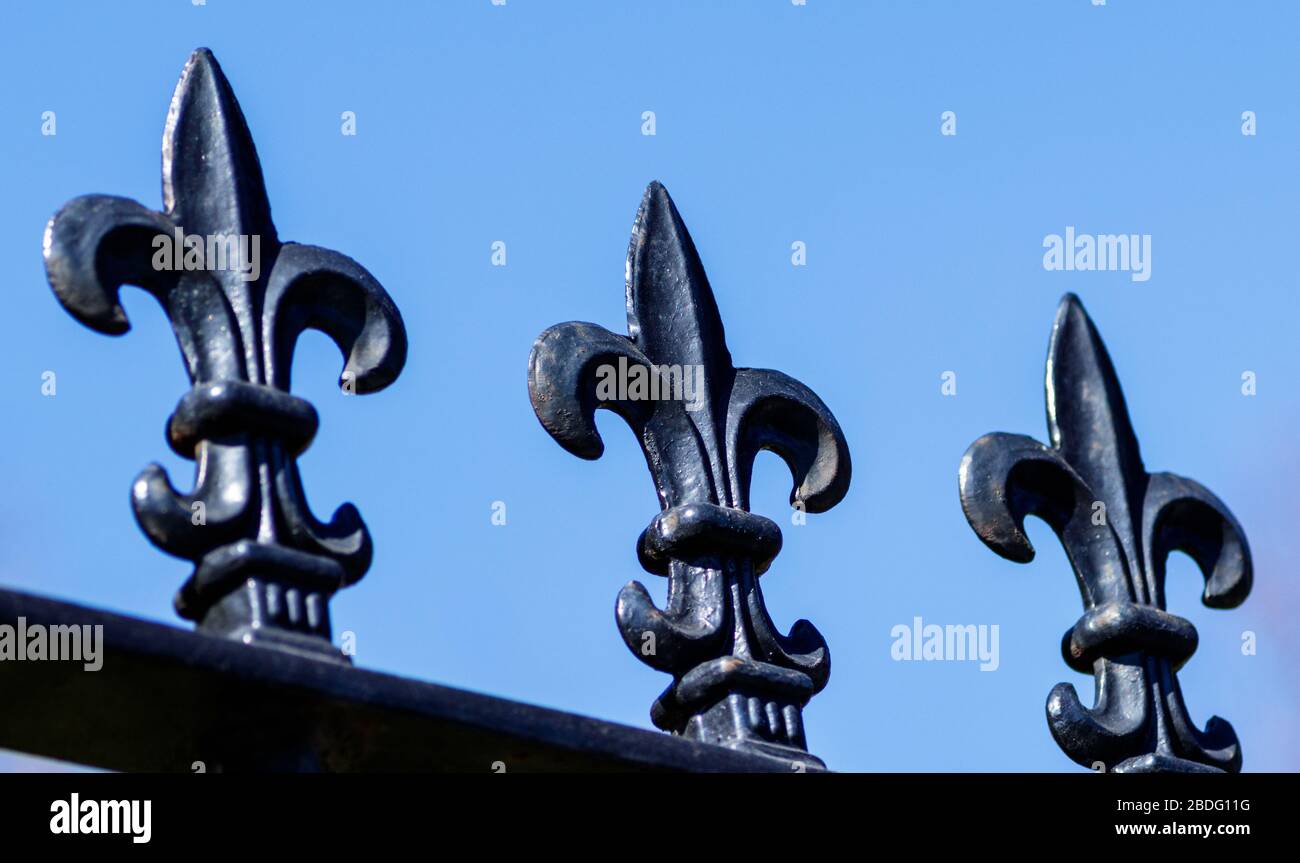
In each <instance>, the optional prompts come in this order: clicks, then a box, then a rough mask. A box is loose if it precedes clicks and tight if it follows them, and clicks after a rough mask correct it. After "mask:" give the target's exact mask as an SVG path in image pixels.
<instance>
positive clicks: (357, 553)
mask: <svg viewBox="0 0 1300 863" xmlns="http://www.w3.org/2000/svg"><path fill="white" fill-rule="evenodd" d="M162 167H163V171H162V173H163V211H162V212H161V213H159V212H155V211H152V210H149V209H147V208H145V207H144V206H142V205H140V204H138V203H136V202H134V201H131V200H128V199H126V198H118V197H110V196H106V195H88V196H84V197H80V198H76V199H75V200H73V201H71V202H70V203H68V204H67V205H66V206H65V207H64V208H63V209H62V210H60V211H59V212H58V214H56V215H55V217H54V218H53V219H51V220H50V223H49V225H48V226H47V228H46V231H45V268H46V272H47V275H48V278H49V281H50V286H51V287H52V288H53V289H54V293H55V295H56V296H57V297H58V299H59V302H60V303H62V304H63V307H64V308H65V309H67V310H68V312H69V313H71V314H72V315H73V317H75V318H76V319H77V320H79V321H81V322H82V323H83V324H85V325H86V326H88V327H90V328H91V329H94V330H98V331H99V332H102V333H108V334H111V335H120V334H122V333H125V332H126V331H127V330H128V329H129V327H130V325H129V323H128V322H127V318H126V313H125V312H124V311H123V310H122V306H121V305H120V304H119V302H118V291H119V289H120V287H121V286H122V285H124V284H132V285H139V286H141V287H143V288H145V289H146V290H148V291H149V292H150V293H152V294H153V295H154V296H155V297H156V298H157V299H158V301H159V302H160V303H161V304H162V306H163V308H164V309H165V310H166V312H167V314H168V316H169V318H170V319H171V325H172V329H173V330H174V331H175V333H176V338H177V341H178V342H179V343H180V348H181V353H182V355H183V357H184V360H185V365H186V367H187V369H188V372H189V376H190V380H191V381H192V382H193V384H194V386H193V389H191V390H190V391H189V392H188V393H186V394H185V396H184V397H183V398H182V399H181V401H180V404H179V405H178V406H177V408H176V411H175V413H173V414H172V416H171V419H170V422H169V425H168V430H167V431H168V439H169V442H170V444H171V446H172V449H174V450H175V451H176V452H177V453H179V454H180V455H182V456H185V457H186V458H192V459H194V460H195V461H196V463H197V464H196V474H195V476H196V488H195V489H194V491H193V493H191V494H181V493H178V492H177V491H176V490H175V489H174V488H173V487H172V485H171V483H170V481H169V480H168V478H167V475H166V473H165V472H164V471H163V469H162V468H161V467H160V466H158V465H156V464H155V465H151V466H149V467H148V468H146V469H145V470H144V471H143V472H142V473H141V474H140V476H139V477H138V478H137V479H136V481H135V485H134V486H133V488H132V496H131V501H132V505H133V507H134V510H135V516H136V520H137V521H138V522H139V524H140V527H141V528H142V529H143V530H144V532H145V533H146V534H147V535H148V537H149V539H150V540H151V541H152V542H153V543H154V544H155V545H157V546H158V547H159V548H161V549H163V550H164V551H166V552H168V553H170V554H174V555H177V556H178V557H182V558H186V559H189V560H192V561H194V563H195V569H194V573H193V575H192V576H191V577H190V579H189V580H188V581H187V582H186V583H185V585H184V587H182V588H181V590H180V592H179V593H178V594H177V597H176V609H177V611H178V612H179V613H180V615H181V616H182V617H185V618H188V619H191V620H195V621H197V622H198V625H199V628H200V629H201V630H204V631H208V632H213V633H218V634H224V635H228V636H231V637H233V638H238V639H241V640H244V641H248V642H260V643H267V644H272V645H276V646H280V647H284V648H287V649H297V650H307V651H311V652H313V653H314V654H321V655H326V656H333V657H337V656H338V653H337V651H334V650H333V648H332V647H331V645H330V643H329V639H330V624H329V611H328V601H329V598H330V596H331V595H332V594H333V593H334V592H335V591H337V590H338V589H340V588H342V587H345V586H347V585H350V584H352V583H354V582H356V581H357V580H358V579H360V578H361V576H362V575H364V574H365V572H366V570H367V568H369V566H370V559H371V543H370V536H369V534H368V532H367V531H366V526H365V524H364V523H363V522H362V520H361V516H360V514H359V513H358V512H357V510H356V508H355V507H353V506H352V505H351V504H344V505H343V506H341V507H339V508H338V510H337V511H336V512H335V513H334V516H333V518H332V519H331V520H330V521H329V522H328V523H326V524H322V523H321V522H319V521H317V520H316V518H315V517H314V516H313V515H312V514H311V512H310V511H309V509H308V508H307V503H306V500H305V499H304V497H303V491H302V484H301V480H300V478H299V476H298V468H297V463H296V461H295V459H296V457H297V456H298V454H299V453H301V452H302V451H303V450H304V449H306V447H307V445H308V444H309V443H310V442H311V439H312V437H313V436H314V435H315V432H316V427H317V415H316V411H315V409H314V408H313V407H312V406H311V404H309V403H308V402H306V401H304V400H302V399H299V398H296V397H294V396H292V395H290V394H289V372H290V367H291V365H292V359H293V350H294V346H295V344H296V342H297V339H298V336H299V335H300V334H301V333H302V332H303V331H304V330H306V329H317V330H320V331H322V332H324V333H325V334H327V335H328V336H330V337H331V338H332V339H333V340H334V342H335V343H336V344H337V345H338V347H339V349H340V350H341V351H342V352H343V355H344V357H345V358H346V365H345V367H344V370H343V375H342V378H341V382H342V384H343V387H344V389H345V391H347V392H356V393H365V392H372V391H375V390H379V389H382V388H383V387H385V386H387V385H388V384H389V383H391V382H392V381H393V380H394V379H395V378H396V377H397V375H398V373H399V372H400V371H401V368H402V365H403V363H404V362H405V359H406V333H405V329H404V328H403V325H402V318H401V315H400V314H399V313H398V311H397V308H396V307H395V306H394V305H393V302H392V300H390V299H389V297H388V295H387V294H386V293H385V292H384V289H383V288H382V287H381V286H380V285H379V283H378V282H376V281H375V279H374V277H373V276H371V275H370V273H368V272H366V270H365V269H363V268H362V267H361V266H360V265H359V264H357V263H356V262H355V261H353V260H352V259H351V258H348V257H346V256H344V255H342V254H339V253H338V252H334V251H330V250H328V249H322V248H317V247H315V246H305V245H299V244H297V243H281V242H280V241H279V240H278V238H277V236H276V230H275V225H274V224H273V223H272V221H271V208H270V204H269V202H268V200H267V196H266V188H265V185H264V183H263V180H262V169H261V166H260V164H259V162H258V158H257V151H256V150H255V149H254V147H253V139H252V136H251V135H250V134H249V131H248V127H247V125H246V124H245V122H244V115H243V112H242V111H241V110H240V108H239V103H238V102H237V101H236V100H235V96H234V93H233V92H232V91H231V89H230V84H229V83H228V82H227V81H226V78H225V76H224V75H223V74H222V72H221V67H220V66H218V65H217V61H216V59H215V58H213V56H212V53H211V52H210V51H208V50H206V49H200V50H198V51H195V52H194V54H193V55H192V56H191V57H190V59H189V62H188V63H187V64H186V65H185V69H184V71H183V72H182V73H181V78H180V82H179V83H178V84H177V86H176V92H175V94H174V95H173V97H172V101H171V106H170V109H169V111H168V114H167V126H166V129H165V131H164V133H163V166H162ZM192 238H196V239H192ZM241 243H242V244H243V245H241ZM169 244H171V245H174V249H173V248H171V245H169ZM205 251H206V253H207V254H206V256H205V254H204V253H205ZM173 252H174V253H175V257H173ZM250 252H251V254H249V253H250ZM232 260H233V261H235V262H236V263H237V266H231V262H232Z"/></svg>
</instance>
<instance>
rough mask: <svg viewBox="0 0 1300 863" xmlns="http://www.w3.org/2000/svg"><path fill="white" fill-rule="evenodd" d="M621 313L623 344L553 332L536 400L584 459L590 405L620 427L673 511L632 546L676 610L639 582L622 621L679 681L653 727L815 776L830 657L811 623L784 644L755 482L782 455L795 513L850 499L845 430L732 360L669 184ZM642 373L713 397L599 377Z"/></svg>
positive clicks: (823, 411) (641, 239) (629, 593)
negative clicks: (810, 731)
mask: <svg viewBox="0 0 1300 863" xmlns="http://www.w3.org/2000/svg"><path fill="white" fill-rule="evenodd" d="M627 319H628V327H627V329H628V335H627V336H621V335H616V334H614V333H612V332H610V331H608V330H606V329H604V328H603V327H600V326H597V325H595V324H589V323H581V322H570V323H566V324H559V325H557V326H554V327H551V328H550V329H548V330H546V331H545V332H544V333H542V334H541V336H539V337H538V339H537V342H536V344H534V346H533V350H532V355H531V356H530V357H529V361H528V391H529V395H530V397H531V398H532V403H533V410H534V411H535V412H536V414H537V418H538V419H539V420H540V421H541V423H542V426H543V427H544V428H545V429H546V431H547V432H549V433H550V435H551V436H552V437H554V438H555V440H556V441H557V442H558V443H559V444H560V445H561V446H563V447H564V448H565V449H567V450H568V451H569V452H571V453H573V454H574V455H577V456H579V457H581V458H586V459H596V458H599V457H600V455H601V453H602V452H603V451H604V445H603V444H602V442H601V439H600V434H599V433H598V432H597V430H596V425H595V421H594V413H595V411H596V409H597V408H606V409H608V410H611V411H614V412H615V413H617V414H618V415H619V416H621V417H622V418H623V419H624V420H625V421H626V422H627V423H628V425H629V426H631V427H632V430H633V431H634V432H635V433H636V435H637V438H638V439H639V441H640V443H641V447H642V450H643V451H644V453H645V457H646V463H647V465H648V466H649V468H650V474H651V477H652V478H653V480H654V483H655V488H656V490H657V491H658V494H659V503H660V506H661V507H662V512H660V513H659V515H657V516H656V517H655V518H654V520H653V521H651V523H650V526H649V527H647V528H646V530H645V532H644V533H642V535H641V538H640V541H639V542H638V544H637V552H638V555H639V557H640V560H641V564H642V566H643V567H644V568H645V569H646V570H647V571H648V572H651V573H654V574H656V575H662V576H666V577H667V578H668V606H667V608H666V609H662V610H661V609H659V608H656V607H655V605H654V603H653V602H652V600H651V599H650V596H649V594H648V593H647V592H646V590H645V588H644V587H643V586H642V585H640V584H639V583H637V582H632V583H630V584H628V585H627V586H625V587H624V588H623V589H622V591H621V592H620V593H619V596H618V603H617V605H616V611H615V614H616V618H617V622H618V627H619V631H620V633H622V636H623V640H624V641H625V642H626V643H627V645H628V647H629V648H630V649H631V650H632V652H633V653H635V654H636V655H637V657H638V658H639V659H640V660H641V661H642V662H645V663H646V664H647V665H649V666H651V667H652V668H655V669H658V670H660V671H664V672H667V673H669V674H671V675H672V676H673V682H672V684H671V685H670V686H669V687H668V689H667V690H665V691H664V693H663V694H662V695H660V696H659V698H658V700H657V701H655V703H654V706H653V707H652V709H651V718H652V719H653V721H654V723H655V725H657V726H658V727H660V728H662V729H664V730H666V731H671V732H674V733H676V734H680V735H683V736H685V737H688V738H691V739H695V740H703V741H706V742H709V743H716V744H720V745H723V746H729V747H733V748H737V749H744V750H748V751H751V752H756V753H761V754H765V755H768V756H771V757H772V758H774V759H778V760H779V761H781V762H805V763H806V762H809V761H810V759H811V760H812V761H815V763H816V764H817V765H820V763H821V762H820V761H816V760H815V759H812V756H809V755H808V754H807V753H806V749H807V744H806V739H805V734H804V729H803V720H802V708H803V706H804V705H805V704H806V703H807V702H808V700H809V699H810V698H811V697H812V696H813V694H814V693H816V692H819V691H820V690H821V689H822V688H823V687H824V686H825V685H826V681H827V678H828V677H829V675H830V651H829V649H828V648H827V646H826V642H825V640H824V639H823V638H822V636H821V633H819V632H818V631H817V628H816V627H814V626H813V625H812V624H811V623H809V622H808V621H806V620H800V621H798V622H796V623H795V625H794V628H793V629H792V630H791V632H790V634H789V635H788V636H787V635H782V634H781V632H780V631H779V630H777V628H776V627H775V625H774V624H773V623H772V620H771V618H769V617H768V614H767V609H766V607H765V605H764V602H763V595H762V591H761V590H760V588H759V576H760V575H762V574H763V572H765V571H766V570H767V568H768V566H769V565H770V564H771V562H772V559H773V558H774V557H775V556H776V554H777V553H778V552H779V551H780V549H781V531H780V528H778V527H777V525H776V523H775V522H773V521H771V520H769V519H766V518H763V517H762V516H758V515H754V514H752V513H750V512H749V485H750V476H751V472H752V469H753V464H754V458H755V456H756V455H757V454H758V452H759V451H760V450H764V449H766V450H771V451H773V452H775V453H776V454H778V455H779V456H781V458H783V459H784V460H785V462H786V464H787V465H788V466H789V468H790V471H791V473H792V474H793V477H794V489H793V491H792V493H791V498H790V499H791V503H792V504H794V505H797V506H799V507H802V508H804V509H805V510H806V511H809V512H823V511H825V510H828V509H830V508H831V507H832V506H834V505H835V504H837V503H839V501H840V500H841V499H842V498H843V497H844V494H845V493H846V492H847V491H848V487H849V476H850V472H851V468H850V462H849V450H848V445H847V444H846V443H845V440H844V435H843V433H842V432H841V431H840V427H839V424H838V423H837V422H836V421H835V417H834V416H833V415H832V414H831V412H830V410H829V409H827V407H826V405H824V404H823V403H822V401H821V399H819V398H818V397H817V396H816V395H815V394H814V393H813V392H812V391H811V390H810V389H808V388H807V387H806V386H804V385H803V384H801V383H799V382H798V381H796V380H794V379H793V378H790V377H788V376H787V375H784V374H782V373H781V372H776V371H771V370H769V369H749V368H739V369H738V368H735V367H734V366H733V365H732V361H731V354H730V352H729V351H728V349H727V344H726V340H725V337H724V333H723V328H722V319H721V317H720V316H719V314H718V308H717V304H716V302H715V301H714V298H713V291H712V289H711V288H710V286H709V281H708V278H707V277H706V276H705V274H704V267H703V265H702V264H701V262H700V259H699V255H698V254H697V252H696V250H695V244H694V243H693V242H692V241H691V237H690V234H689V233H687V230H686V226H685V224H683V222H682V219H681V216H680V215H679V214H678V212H677V208H676V207H675V206H674V204H673V202H672V199H671V198H669V196H668V192H667V191H666V190H665V189H664V187H663V186H662V185H660V184H659V183H651V184H650V187H649V188H648V189H647V190H646V193H645V198H644V199H643V200H642V202H641V208H640V211H639V212H638V213H637V218H636V223H635V225H634V226H633V229H632V242H631V245H630V247H629V249H628V260H627ZM620 361H621V362H622V366H620V365H619V364H620ZM632 367H640V368H642V369H647V370H653V371H654V373H656V374H659V373H661V372H664V370H666V369H679V370H681V374H682V375H683V376H686V375H690V376H692V378H693V379H694V376H695V375H696V374H698V375H699V378H698V379H699V380H701V381H702V383H703V390H702V392H698V393H696V394H695V395H696V396H697V399H696V400H695V401H694V402H688V401H687V400H686V399H684V398H667V399H648V398H645V397H644V393H643V394H641V397H638V394H637V393H634V392H633V391H632V389H631V387H628V388H626V391H625V392H622V391H619V392H614V393H611V392H609V391H608V388H606V390H605V391H604V392H603V393H602V392H601V388H600V384H601V382H602V378H603V377H605V374H604V373H602V368H603V369H605V370H608V369H611V368H632ZM605 380H608V378H607V377H606V378H605ZM682 393H683V394H684V393H685V390H684V389H683V390H682Z"/></svg>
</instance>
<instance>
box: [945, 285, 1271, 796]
mask: <svg viewBox="0 0 1300 863" xmlns="http://www.w3.org/2000/svg"><path fill="white" fill-rule="evenodd" d="M1047 424H1048V430H1049V432H1050V435H1051V441H1052V445H1051V446H1050V447H1048V446H1044V445H1043V444H1041V443H1039V442H1038V441H1036V440H1033V439H1032V438H1029V437H1025V436H1023V435H1013V434H1004V433H997V434H990V435H985V436H984V437H982V438H980V439H979V440H977V441H975V443H973V444H972V445H971V447H970V449H969V450H967V451H966V455H965V456H964V457H963V458H962V462H961V469H960V472H959V485H960V492H961V505H962V509H963V510H964V511H965V513H966V518H967V520H968V521H969V522H970V525H971V527H972V528H973V529H974V530H975V533H976V534H978V535H979V538H980V539H981V540H983V542H984V543H985V544H986V545H987V546H988V547H989V548H991V549H993V550H994V551H995V552H997V553H998V554H1000V555H1002V556H1003V557H1005V558H1008V559H1010V560H1014V561H1016V562H1019V563H1027V562H1028V561H1030V560H1032V559H1033V556H1034V549H1033V546H1032V545H1030V542H1029V539H1028V537H1027V536H1026V535H1025V533H1024V520H1025V518H1026V517H1027V516H1030V515H1036V516H1038V517H1039V518H1042V519H1043V520H1044V521H1046V522H1047V523H1048V524H1049V525H1051V527H1052V529H1053V530H1054V531H1055V532H1056V534H1057V536H1058V537H1059V538H1060V540H1061V544H1062V545H1063V546H1064V547H1065V552H1066V555H1067V556H1068V557H1069V560H1070V564H1071V566H1072V567H1073V569H1074V574H1075V577H1076V579H1077V580H1078V583H1079V589H1080V592H1081V593H1082V596H1083V603H1084V606H1085V608H1086V610H1085V612H1084V615H1083V617H1082V618H1080V620H1079V622H1078V623H1077V624H1076V625H1075V626H1074V627H1073V628H1072V629H1071V630H1070V631H1068V632H1067V633H1066V634H1065V639H1064V642H1063V643H1062V652H1063V654H1064V656H1065V661H1066V664H1067V665H1069V666H1070V667H1071V668H1073V669H1074V670H1076V671H1079V672H1083V673H1092V674H1094V675H1095V677H1096V686H1097V694H1096V703H1095V705H1094V706H1093V707H1092V708H1087V707H1085V706H1084V705H1083V704H1081V703H1080V701H1079V697H1078V695H1077V693H1076V692H1075V689H1074V687H1073V686H1071V685H1069V684H1065V683H1061V684H1058V685H1057V686H1056V688H1054V689H1053V690H1052V692H1051V695H1050V696H1049V697H1048V699H1047V719H1048V724H1049V726H1050V728H1051V731H1052V736H1053V737H1055V738H1056V742H1057V743H1058V744H1059V745H1060V747H1061V748H1062V749H1063V750H1064V751H1065V753H1066V754H1067V755H1069V756H1070V758H1072V759H1074V760H1075V761H1076V762H1078V763H1079V764H1083V765H1086V766H1091V767H1094V768H1097V767H1098V766H1099V765H1102V766H1104V768H1105V769H1107V770H1110V771H1116V772H1155V771H1160V772H1166V771H1167V772H1183V771H1187V772H1192V771H1198V772H1199V771H1234V772H1235V771H1237V770H1239V769H1240V768H1241V749H1240V746H1239V745H1238V742H1237V736H1236V734H1235V732H1234V731H1233V730H1232V726H1231V725H1229V724H1228V723H1227V722H1226V721H1224V720H1222V719H1220V718H1218V717H1217V716H1215V717H1212V718H1211V719H1210V721H1209V723H1208V725H1207V726H1206V728H1205V730H1204V731H1201V730H1199V729H1197V728H1196V726H1195V725H1193V724H1192V721H1191V719H1190V718H1189V717H1188V714H1187V708H1186V706H1185V705H1184V704H1183V697H1182V693H1181V691H1180V690H1179V687H1178V678H1177V677H1176V673H1177V671H1178V669H1179V668H1181V667H1182V665H1183V663H1185V662H1186V661H1187V659H1188V658H1189V657H1191V655H1192V653H1193V652H1194V651H1195V650H1196V643H1197V636H1196V629H1195V628H1194V627H1193V626H1192V624H1191V623H1189V622H1188V621H1186V620H1184V619H1183V618H1181V617H1178V616H1176V615H1173V614H1170V613H1169V612H1167V611H1165V592H1164V588H1165V561H1166V559H1167V558H1168V556H1169V554H1170V553H1172V552H1174V551H1182V552H1185V553H1187V554H1188V555H1189V556H1191V557H1192V559H1193V560H1195V561H1196V563H1197V565H1198V566H1199V567H1200V569H1201V572H1202V573H1203V574H1204V576H1205V592H1204V594H1203V597H1202V601H1203V602H1204V603H1205V605H1207V606H1210V607H1212V608H1233V607H1235V606H1237V605H1239V604H1241V602H1242V601H1243V600H1245V598H1246V595H1247V594H1248V593H1249V592H1250V585H1251V577H1252V575H1251V563H1250V549H1249V548H1248V547H1247V545H1246V536H1245V534H1244V533H1243V532H1242V530H1241V526H1240V525H1238V524H1237V521H1236V519H1235V518H1233V516H1232V513H1230V512H1229V511H1228V509H1227V507H1225V506H1224V505H1223V504H1222V503H1221V502H1220V501H1219V499H1218V498H1217V497H1215V496H1214V495H1213V494H1211V493H1210V492H1209V491H1208V490H1206V489H1205V488H1204V487H1203V486H1201V485H1200V484H1199V483H1196V482H1193V481H1192V480H1189V479H1184V478H1183V477H1180V476H1175V475H1173V474H1168V473H1155V474H1148V473H1147V472H1146V468H1145V467H1143V465H1142V456H1141V454H1140V453H1139V451H1138V443H1137V438H1136V437H1135V435H1134V433H1133V428H1132V426H1131V424H1130V422H1129V417H1128V409H1127V408H1126V406H1125V404H1124V394H1123V393H1122V392H1121V391H1120V386H1119V380H1118V378H1117V377H1116V375H1115V369H1114V367H1113V366H1112V365H1111V361H1110V356H1109V355H1108V354H1107V353H1106V347H1105V345H1104V344H1102V341H1101V336H1099V335H1098V333H1097V329H1096V327H1094V326H1093V323H1092V320H1091V319H1090V318H1089V317H1088V315H1087V313H1086V312H1085V311H1084V310H1083V305H1082V304H1081V303H1080V302H1079V300H1078V298H1077V297H1075V296H1073V295H1069V294H1067V295H1066V296H1065V298H1064V299H1063V300H1062V301H1061V306H1060V309H1059V310H1058V312H1057V315H1056V323H1055V325H1054V326H1053V329H1052V340H1051V344H1050V346H1049V348H1048V353H1047Z"/></svg>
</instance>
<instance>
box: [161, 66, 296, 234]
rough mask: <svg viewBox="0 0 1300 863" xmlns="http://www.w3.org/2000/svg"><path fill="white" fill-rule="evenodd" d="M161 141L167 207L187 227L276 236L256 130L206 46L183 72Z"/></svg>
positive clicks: (206, 231)
mask: <svg viewBox="0 0 1300 863" xmlns="http://www.w3.org/2000/svg"><path fill="white" fill-rule="evenodd" d="M162 149H163V210H164V212H166V213H167V214H168V215H170V216H172V217H173V218H174V219H175V220H176V221H177V223H178V224H182V225H184V226H185V229H186V231H187V232H191V233H198V234H240V235H254V234H256V235H259V236H262V237H264V238H268V237H269V238H271V239H274V237H275V227H274V225H273V224H272V223H271V218H270V209H271V208H270V203H269V202H268V201H267V199H266V188H265V183H264V181H263V179H262V169H261V165H260V164H259V162H258V158H257V148H256V147H255V146H254V145H253V136H252V133H251V132H250V131H249V129H248V124H247V122H246V121H245V119H244V113H243V111H242V110H241V109H240V107H239V100H238V99H236V98H235V93H234V89H233V88H232V87H231V86H230V81H229V80H228V79H227V78H226V75H225V73H224V72H223V71H222V69H221V65H220V64H219V63H218V62H217V59H216V57H215V56H213V54H212V51H211V50H210V49H208V48H196V49H195V50H194V51H193V52H192V53H191V54H190V58H189V60H188V62H186V64H185V68H184V70H182V72H181V77H180V80H179V81H178V82H177V83H176V90H175V92H174V93H173V94H172V100H171V105H170V107H169V109H168V112H167V123H166V126H165V128H164V129H163V147H162ZM263 242H264V243H265V242H266V239H263Z"/></svg>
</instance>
